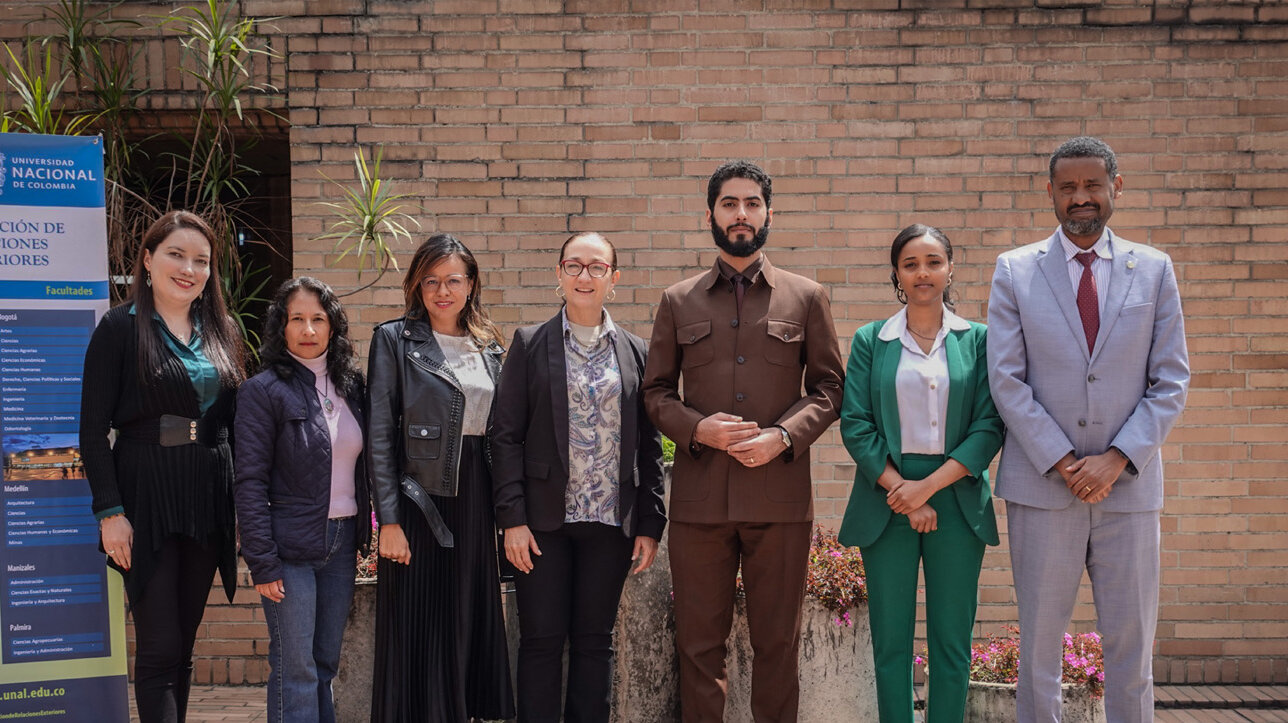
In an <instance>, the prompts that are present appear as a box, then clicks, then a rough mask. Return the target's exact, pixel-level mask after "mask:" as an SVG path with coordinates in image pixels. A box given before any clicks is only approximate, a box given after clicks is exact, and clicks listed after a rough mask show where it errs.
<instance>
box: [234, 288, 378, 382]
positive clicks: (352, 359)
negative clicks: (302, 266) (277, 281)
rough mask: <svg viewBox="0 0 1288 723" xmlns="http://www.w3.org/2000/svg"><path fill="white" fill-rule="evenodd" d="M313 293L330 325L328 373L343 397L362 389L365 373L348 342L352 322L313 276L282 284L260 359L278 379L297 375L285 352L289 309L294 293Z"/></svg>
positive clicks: (270, 308) (266, 318) (266, 322)
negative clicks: (288, 305)
mask: <svg viewBox="0 0 1288 723" xmlns="http://www.w3.org/2000/svg"><path fill="white" fill-rule="evenodd" d="M297 291H299V292H304V293H311V294H313V295H314V296H316V297H317V299H318V303H320V304H321V305H322V310H323V311H324V312H326V319H327V321H328V322H329V323H330V325H331V336H330V338H329V339H328V340H327V347H326V373H327V376H329V377H330V378H331V383H332V384H334V385H335V388H336V389H337V390H338V391H339V392H340V394H341V395H343V396H346V397H347V396H349V395H350V394H352V393H354V392H356V391H358V390H359V389H361V388H362V371H361V370H359V369H358V355H357V353H356V352H355V351H354V348H353V340H352V339H350V338H349V318H348V317H347V316H346V315H345V313H344V307H343V306H341V304H340V299H339V297H337V296H336V295H335V292H334V291H332V290H331V287H330V286H328V285H327V284H326V283H325V282H323V281H319V280H318V279H315V278H313V277H312V276H300V277H298V278H294V279H290V280H288V281H285V282H283V283H282V286H281V287H280V288H278V290H277V293H276V294H275V295H274V296H273V301H272V303H270V304H269V306H268V313H267V314H266V315H265V316H264V343H263V344H261V345H260V347H259V359H260V363H261V365H262V367H263V368H264V369H272V370H273V371H274V372H275V373H276V374H277V376H279V377H281V378H283V379H289V378H291V376H293V375H294V374H295V366H294V365H295V362H294V360H292V359H291V355H290V353H289V352H288V351H287V349H286V322H287V320H288V318H289V316H288V314H287V312H286V306H287V304H289V303H290V302H291V297H292V296H294V295H295V293H296V292H297Z"/></svg>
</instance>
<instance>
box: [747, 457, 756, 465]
mask: <svg viewBox="0 0 1288 723" xmlns="http://www.w3.org/2000/svg"><path fill="white" fill-rule="evenodd" d="M747 462H748V463H750V464H755V463H756V458H755V457H748V458H747Z"/></svg>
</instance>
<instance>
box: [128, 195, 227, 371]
mask: <svg viewBox="0 0 1288 723" xmlns="http://www.w3.org/2000/svg"><path fill="white" fill-rule="evenodd" d="M180 229H191V230H193V231H196V232H197V233H199V234H201V235H202V236H203V237H204V238H205V239H206V243H208V244H210V276H209V277H208V278H207V279H206V286H205V288H203V289H202V291H201V295H200V296H198V297H197V299H196V300H195V301H193V302H192V304H191V305H190V306H189V307H188V315H189V316H190V317H191V318H192V320H193V323H194V324H197V325H199V326H200V327H201V337H202V340H201V351H202V352H203V353H204V354H205V355H206V359H207V360H209V361H210V363H211V364H212V365H214V367H215V371H216V372H218V374H219V384H220V386H223V387H224V388H233V387H236V386H237V385H238V384H241V382H242V380H243V379H245V378H246V369H245V358H246V357H245V354H246V349H245V346H246V345H245V344H244V343H243V342H242V338H241V333H240V332H238V330H237V325H236V324H235V323H234V322H233V320H232V317H230V316H229V315H228V304H227V303H226V302H225V301H224V285H223V283H222V282H221V281H220V278H219V245H218V244H216V243H215V233H214V231H212V230H210V225H209V224H207V223H206V222H205V220H203V219H202V218H201V217H200V216H198V215H197V214H195V213H192V212H191V211H170V212H169V213H166V214H164V215H163V216H161V218H158V219H157V220H156V221H155V222H154V223H153V224H152V225H151V226H149V227H148V230H147V231H146V232H145V233H144V234H143V243H141V244H139V253H138V256H136V257H135V259H134V283H133V285H131V286H130V299H129V300H130V301H133V302H134V314H135V317H136V319H135V322H134V328H135V336H136V337H137V340H138V357H139V359H138V362H139V369H138V372H139V380H140V381H141V382H142V383H144V384H147V383H150V381H151V380H152V379H154V378H156V376H157V375H158V374H159V373H160V370H161V365H162V363H163V360H164V359H165V355H166V353H167V352H166V351H165V341H164V340H162V338H161V335H160V334H158V333H156V332H154V331H153V325H152V314H153V312H155V311H156V303H155V302H154V301H153V299H152V285H151V284H150V283H149V282H150V281H151V277H150V275H149V273H148V270H147V267H146V266H144V265H143V259H144V258H145V257H146V256H148V255H150V254H154V253H156V250H157V247H158V246H160V245H161V242H162V241H165V240H166V239H167V238H169V236H170V234H172V233H174V232H175V231H178V230H180Z"/></svg>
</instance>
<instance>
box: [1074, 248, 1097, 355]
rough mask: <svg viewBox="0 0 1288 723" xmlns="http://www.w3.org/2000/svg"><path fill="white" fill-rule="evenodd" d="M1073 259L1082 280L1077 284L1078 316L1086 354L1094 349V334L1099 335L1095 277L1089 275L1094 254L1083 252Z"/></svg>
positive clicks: (1092, 252)
mask: <svg viewBox="0 0 1288 723" xmlns="http://www.w3.org/2000/svg"><path fill="white" fill-rule="evenodd" d="M1073 257H1074V258H1075V259H1077V260H1078V263H1080V264H1082V279H1081V280H1080V281H1079V282H1078V316H1080V317H1082V332H1083V333H1084V334H1086V335H1087V353H1091V350H1092V349H1095V347H1096V334H1099V333H1100V302H1099V300H1098V298H1097V297H1096V277H1095V276H1092V275H1091V262H1092V261H1095V260H1096V252H1094V251H1084V252H1082V253H1080V254H1074V255H1073Z"/></svg>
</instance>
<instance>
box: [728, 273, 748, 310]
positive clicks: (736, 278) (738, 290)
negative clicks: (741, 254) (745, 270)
mask: <svg viewBox="0 0 1288 723" xmlns="http://www.w3.org/2000/svg"><path fill="white" fill-rule="evenodd" d="M729 281H731V282H733V298H734V302H735V303H736V304H737V305H738V313H739V314H741V313H742V297H743V294H745V293H746V292H747V284H748V283H750V281H751V280H750V279H748V278H747V277H746V276H743V275H742V274H734V275H733V277H732V278H730V279H729Z"/></svg>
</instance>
